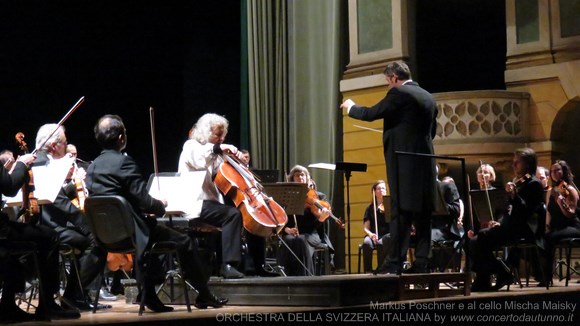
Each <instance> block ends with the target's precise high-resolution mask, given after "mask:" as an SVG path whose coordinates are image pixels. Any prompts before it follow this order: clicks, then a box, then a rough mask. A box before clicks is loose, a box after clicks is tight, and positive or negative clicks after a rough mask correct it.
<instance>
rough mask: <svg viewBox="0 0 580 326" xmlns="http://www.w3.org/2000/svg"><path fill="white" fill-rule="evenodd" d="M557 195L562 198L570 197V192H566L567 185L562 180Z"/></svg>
mask: <svg viewBox="0 0 580 326" xmlns="http://www.w3.org/2000/svg"><path fill="white" fill-rule="evenodd" d="M558 193H559V194H560V195H562V197H564V198H568V196H570V190H568V183H567V182H566V181H564V180H562V182H560V184H559V185H558Z"/></svg>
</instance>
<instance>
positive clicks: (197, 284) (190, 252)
mask: <svg viewBox="0 0 580 326" xmlns="http://www.w3.org/2000/svg"><path fill="white" fill-rule="evenodd" d="M95 138H96V139H97V142H98V143H99V145H101V147H102V148H103V151H102V152H101V154H100V155H99V156H98V157H97V158H96V159H95V160H94V161H93V163H91V165H90V166H89V169H88V171H87V188H88V189H89V194H90V195H91V196H108V195H119V196H123V197H124V198H126V199H127V201H128V202H129V203H131V205H132V206H133V210H134V211H135V213H137V215H138V216H139V217H141V218H142V220H141V221H142V222H143V223H137V224H138V225H139V228H138V230H136V232H137V234H136V238H137V239H145V240H146V241H148V242H149V243H152V242H158V241H173V242H176V243H177V245H178V250H177V254H178V255H179V259H180V261H181V266H180V267H181V270H182V272H183V276H184V277H185V278H186V279H187V281H189V282H191V284H192V285H193V287H194V288H195V289H196V290H197V291H198V296H197V298H196V300H195V303H194V305H195V306H196V307H197V308H200V309H205V308H207V307H216V308H217V307H221V306H223V305H224V304H225V303H226V302H227V301H228V300H227V299H224V298H218V297H216V296H215V295H213V293H212V292H211V291H210V289H209V287H208V285H207V282H208V280H209V277H208V276H207V275H205V273H204V272H203V270H204V268H203V264H202V262H201V260H200V258H199V256H198V251H197V247H196V245H195V242H194V241H192V240H191V239H190V238H189V236H188V235H185V234H182V233H179V232H177V231H175V230H173V229H170V228H168V227H165V226H163V225H159V224H157V219H156V218H155V216H145V214H147V213H148V214H155V215H158V216H162V215H163V214H165V207H166V206H167V202H166V201H162V200H158V199H155V198H153V197H151V196H150V195H149V193H148V191H147V183H146V182H145V180H144V179H143V178H142V176H141V171H140V170H139V168H138V166H137V163H136V162H135V160H133V158H132V157H130V156H128V155H124V154H123V153H122V150H124V149H125V146H126V145H127V133H126V130H125V125H124V124H123V120H122V119H121V118H120V117H119V116H117V115H105V116H103V117H101V118H100V119H99V121H98V122H97V124H96V126H95ZM137 243H138V248H136V251H137V255H136V257H135V259H136V261H137V265H138V266H139V268H141V270H142V271H143V273H144V277H143V287H144V288H146V293H147V294H148V296H147V297H146V298H142V300H144V301H145V305H146V306H147V308H149V309H151V310H152V311H154V312H168V311H172V310H173V307H167V306H165V305H164V304H163V303H162V302H161V300H159V298H158V297H157V295H156V294H155V282H156V281H158V280H159V276H160V275H159V274H158V273H156V271H151V270H150V269H149V268H150V267H151V265H147V266H146V267H145V266H144V257H143V256H142V254H143V252H144V251H145V247H144V246H143V245H142V244H143V243H145V241H137ZM103 267H104V266H100V267H99V268H103ZM161 279H163V278H161Z"/></svg>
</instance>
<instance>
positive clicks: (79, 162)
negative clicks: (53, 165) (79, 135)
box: [66, 144, 91, 170]
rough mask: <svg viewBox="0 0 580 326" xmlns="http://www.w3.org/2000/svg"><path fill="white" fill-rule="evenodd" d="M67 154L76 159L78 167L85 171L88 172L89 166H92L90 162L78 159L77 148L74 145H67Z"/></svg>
mask: <svg viewBox="0 0 580 326" xmlns="http://www.w3.org/2000/svg"><path fill="white" fill-rule="evenodd" d="M66 153H67V154H68V155H70V157H72V158H73V159H75V163H76V164H77V166H78V167H79V168H81V169H83V170H86V169H87V168H88V167H89V165H90V164H91V163H90V162H87V161H84V160H81V159H80V158H79V157H78V152H77V147H76V146H75V145H73V144H67V145H66Z"/></svg>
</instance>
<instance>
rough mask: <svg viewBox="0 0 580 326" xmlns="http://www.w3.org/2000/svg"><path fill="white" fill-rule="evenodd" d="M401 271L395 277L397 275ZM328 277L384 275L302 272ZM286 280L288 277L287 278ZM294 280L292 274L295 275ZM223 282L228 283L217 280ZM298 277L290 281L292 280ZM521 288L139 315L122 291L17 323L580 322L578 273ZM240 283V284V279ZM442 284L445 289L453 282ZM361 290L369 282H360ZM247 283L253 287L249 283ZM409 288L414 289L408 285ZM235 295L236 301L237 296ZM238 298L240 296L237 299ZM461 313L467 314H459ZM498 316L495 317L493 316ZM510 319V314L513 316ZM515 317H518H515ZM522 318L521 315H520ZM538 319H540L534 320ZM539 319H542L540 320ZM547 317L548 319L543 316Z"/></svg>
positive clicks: (263, 280)
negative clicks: (88, 306)
mask: <svg viewBox="0 0 580 326" xmlns="http://www.w3.org/2000/svg"><path fill="white" fill-rule="evenodd" d="M397 277H398V276H396V275H395V276H391V278H397ZM325 278H332V279H334V280H333V281H330V282H338V281H342V282H347V283H348V284H350V285H349V286H354V287H356V286H357V285H356V284H357V282H358V280H360V281H361V282H363V283H365V282H369V280H370V281H372V280H373V278H374V279H376V281H377V282H378V283H381V282H384V281H385V280H384V278H382V277H377V276H373V275H353V274H351V275H340V276H319V277H313V278H311V277H304V278H298V279H302V281H303V283H304V285H305V286H306V287H311V288H313V289H315V287H313V283H312V282H315V281H316V279H318V280H319V281H323V279H325ZM285 279H286V280H285ZM289 279H290V278H281V277H280V278H275V281H274V283H276V282H282V283H283V282H285V281H290V280H289ZM292 279H294V278H292ZM215 281H217V282H218V283H219V282H222V283H223V282H228V281H222V280H214V282H212V283H215ZM296 281H299V280H292V281H290V282H288V284H298V283H295V282H296ZM522 281H523V282H524V287H523V288H520V286H519V285H512V286H511V287H510V290H509V291H507V290H506V289H505V288H504V289H503V290H501V291H498V292H486V293H471V294H469V295H467V296H466V295H464V294H461V293H456V294H450V295H448V296H440V297H437V298H432V297H427V298H412V299H403V298H401V299H398V300H386V301H381V300H377V301H375V300H373V299H368V300H367V301H366V302H365V303H363V304H360V303H359V304H353V305H340V306H332V305H329V304H328V302H326V303H325V304H321V305H319V306H315V305H312V304H309V305H305V306H298V305H290V306H289V305H272V304H269V305H256V304H255V303H252V304H247V305H246V304H242V303H239V302H238V303H235V302H234V303H233V304H228V305H226V306H224V307H222V308H219V309H207V310H199V309H196V308H195V307H193V306H192V312H187V308H186V306H185V305H183V304H177V305H173V307H174V308H175V311H173V312H170V313H152V312H150V311H148V310H147V309H146V310H145V313H144V314H143V315H142V316H139V315H138V310H139V306H138V305H136V304H126V303H125V298H124V297H123V296H118V300H117V301H112V302H111V301H108V302H101V303H107V304H111V305H112V308H111V309H105V310H99V311H97V313H96V314H93V313H92V312H83V313H82V314H81V319H78V320H69V321H67V320H58V321H56V320H55V321H53V322H34V323H20V324H18V325H55V324H56V325H131V324H132V325H144V324H150V325H173V326H177V325H189V324H190V323H191V322H196V323H202V324H203V325H206V324H213V323H215V324H218V323H221V324H223V323H226V324H233V323H240V322H252V323H266V322H267V323H270V324H271V323H272V322H285V323H286V322H293V323H294V322H297V323H316V324H323V323H332V324H336V323H347V322H354V321H357V322H366V323H376V324H379V323H380V324H385V323H386V322H389V323H399V322H401V323H403V322H405V323H408V322H417V321H423V322H428V323H439V324H441V323H443V324H446V322H449V321H450V320H451V318H465V319H464V320H463V321H462V322H459V321H457V320H456V321H455V323H456V324H457V323H461V324H465V323H469V322H470V319H469V318H477V319H473V321H481V320H482V319H481V318H485V321H487V323H486V324H490V323H492V322H493V321H495V320H500V321H503V322H509V321H529V322H534V324H538V321H544V322H545V321H546V320H545V318H552V319H551V320H550V321H552V322H554V321H557V322H558V325H567V324H570V325H572V324H575V325H578V324H579V323H580V307H578V303H580V284H579V283H577V282H578V278H572V280H571V281H570V283H569V286H568V287H566V286H565V282H564V281H558V280H557V278H555V279H554V286H553V287H551V288H550V289H549V290H546V289H545V288H538V287H536V282H530V286H529V287H525V280H522ZM242 282H243V283H244V282H245V283H246V285H249V284H255V286H257V287H259V286H260V284H262V283H270V282H272V280H271V279H270V278H254V279H250V278H248V279H247V280H244V281H242ZM237 283H240V281H239V280H237ZM449 286H451V284H449V285H447V284H444V283H442V284H441V288H444V287H449ZM359 287H360V289H363V288H366V286H359ZM248 288H250V289H251V288H252V286H249V287H248ZM408 290H421V289H414V285H410V286H409V288H408ZM235 300H236V299H234V300H233V301H235ZM237 300H239V298H238V299H237ZM461 316H463V317H461ZM494 318H495V319H494ZM510 318H511V319H510ZM514 318H515V319H514ZM518 318H519V319H518ZM533 318H536V319H533ZM538 318H539V319H538ZM541 318H544V319H541Z"/></svg>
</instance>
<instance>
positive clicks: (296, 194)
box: [262, 182, 308, 215]
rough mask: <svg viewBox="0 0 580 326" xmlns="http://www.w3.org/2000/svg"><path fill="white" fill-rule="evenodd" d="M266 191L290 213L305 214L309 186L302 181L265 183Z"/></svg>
mask: <svg viewBox="0 0 580 326" xmlns="http://www.w3.org/2000/svg"><path fill="white" fill-rule="evenodd" d="M262 186H263V187H264V193H265V194H266V195H268V196H270V197H272V198H273V199H274V200H275V201H276V202H277V203H278V205H280V206H282V208H284V211H285V212H286V214H288V215H292V214H296V215H302V214H304V206H305V205H306V194H307V193H308V186H307V185H306V184H305V183H300V182H277V183H264V184H262Z"/></svg>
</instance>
